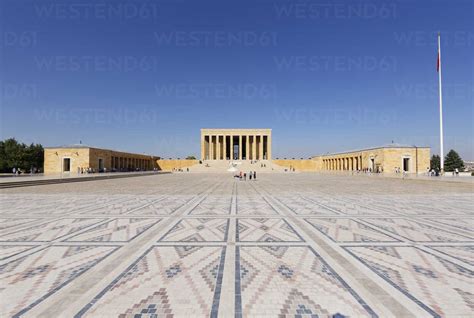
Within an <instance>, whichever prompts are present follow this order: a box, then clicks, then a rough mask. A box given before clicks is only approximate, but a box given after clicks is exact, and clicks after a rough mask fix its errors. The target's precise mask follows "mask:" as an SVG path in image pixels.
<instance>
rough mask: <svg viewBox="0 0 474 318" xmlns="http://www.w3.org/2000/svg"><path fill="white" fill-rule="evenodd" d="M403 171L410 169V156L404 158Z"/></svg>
mask: <svg viewBox="0 0 474 318" xmlns="http://www.w3.org/2000/svg"><path fill="white" fill-rule="evenodd" d="M403 171H405V172H409V171H410V158H403Z"/></svg>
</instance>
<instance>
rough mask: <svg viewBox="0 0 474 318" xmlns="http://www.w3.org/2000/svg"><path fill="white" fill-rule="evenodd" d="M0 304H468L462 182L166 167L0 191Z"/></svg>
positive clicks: (434, 312) (38, 313) (129, 312)
mask: <svg viewBox="0 0 474 318" xmlns="http://www.w3.org/2000/svg"><path fill="white" fill-rule="evenodd" d="M0 198H1V201H0V202H1V209H0V317H10V316H17V317H18V316H25V317H206V316H211V317H394V316H397V317H401V316H402V317H472V316H473V315H474V231H473V230H474V213H473V212H474V211H473V208H472V207H473V206H474V204H473V203H474V198H473V186H472V183H471V184H470V183H459V184H458V183H452V182H449V183H448V182H431V181H416V180H398V179H384V178H376V177H366V176H342V175H324V174H303V173H302V174H262V175H260V176H259V179H258V180H257V181H246V182H244V181H238V180H234V179H232V177H231V176H230V175H224V174H222V175H219V174H214V175H206V174H202V175H198V174H186V173H181V174H172V175H158V176H144V177H136V178H130V179H117V180H103V181H92V182H84V183H76V184H65V185H47V186H36V187H28V188H16V189H5V190H2V191H1V192H0Z"/></svg>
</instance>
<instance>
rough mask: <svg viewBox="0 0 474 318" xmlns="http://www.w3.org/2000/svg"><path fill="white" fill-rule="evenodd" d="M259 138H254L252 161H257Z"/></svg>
mask: <svg viewBox="0 0 474 318" xmlns="http://www.w3.org/2000/svg"><path fill="white" fill-rule="evenodd" d="M256 141H257V136H255V135H254V136H252V160H257V142H256Z"/></svg>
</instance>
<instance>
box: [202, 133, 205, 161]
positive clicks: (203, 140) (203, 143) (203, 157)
mask: <svg viewBox="0 0 474 318" xmlns="http://www.w3.org/2000/svg"><path fill="white" fill-rule="evenodd" d="M205 143H206V136H204V135H202V134H201V160H204V159H206V158H205V156H206V148H205Z"/></svg>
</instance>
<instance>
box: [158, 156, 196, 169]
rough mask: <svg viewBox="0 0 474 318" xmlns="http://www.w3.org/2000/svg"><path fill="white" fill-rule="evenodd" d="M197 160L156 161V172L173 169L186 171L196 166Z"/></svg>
mask: <svg viewBox="0 0 474 318" xmlns="http://www.w3.org/2000/svg"><path fill="white" fill-rule="evenodd" d="M198 163H199V160H194V159H160V160H157V161H156V164H157V167H158V170H162V171H172V170H173V169H186V168H189V167H192V166H194V165H197V164H198Z"/></svg>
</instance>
